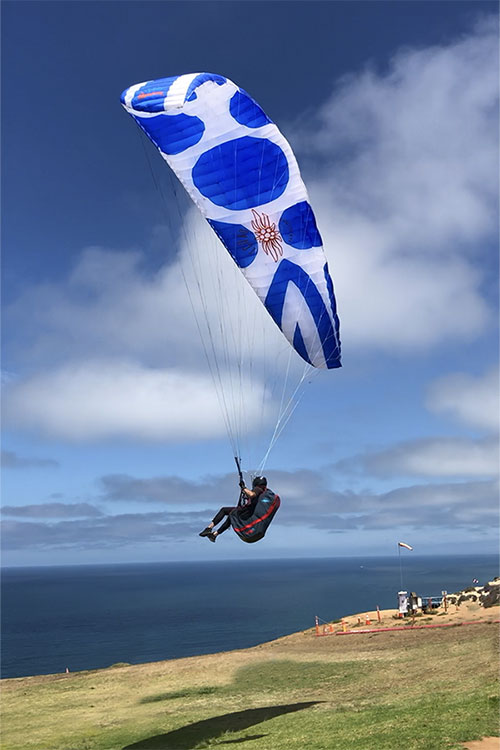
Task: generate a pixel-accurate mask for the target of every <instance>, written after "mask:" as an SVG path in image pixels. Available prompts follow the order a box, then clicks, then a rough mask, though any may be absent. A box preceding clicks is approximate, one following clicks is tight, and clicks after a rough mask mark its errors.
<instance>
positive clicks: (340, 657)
mask: <svg viewBox="0 0 500 750" xmlns="http://www.w3.org/2000/svg"><path fill="white" fill-rule="evenodd" d="M496 631H497V629H496V627H495V626H494V625H477V626H473V627H472V626H471V627H468V628H444V629H443V630H442V631H441V630H439V631H415V632H413V633H406V632H401V633H399V634H395V633H385V634H382V633H381V634H377V635H372V636H370V635H355V636H343V637H336V636H328V637H324V638H316V637H315V636H314V635H313V634H312V633H309V632H307V633H305V634H296V635H294V636H290V638H285V639H281V640H279V641H275V642H272V643H270V644H264V645H262V646H260V647H257V648H255V649H249V650H247V651H235V652H229V653H225V654H215V655H207V656H203V657H195V658H190V659H183V660H176V661H171V662H157V663H153V664H144V665H135V666H120V667H115V668H108V669H105V670H100V671H93V672H81V673H74V674H70V675H59V676H57V677H53V678H43V677H40V678H26V679H19V680H5V681H3V695H2V704H3V721H2V745H1V748H2V750H125V749H126V750H203V749H205V748H207V749H208V748H216V747H217V748H219V750H221V748H224V747H226V746H228V745H236V746H238V747H241V748H247V749H248V750H280V749H281V748H282V749H283V750H309V749H310V750H399V748H403V747H404V748H405V750H412V749H415V750H418V749H421V750H424V749H425V750H453V749H456V748H459V747H460V743H461V742H463V741H466V740H472V739H478V738H480V737H482V736H488V735H498V681H497V663H498V657H497V653H496Z"/></svg>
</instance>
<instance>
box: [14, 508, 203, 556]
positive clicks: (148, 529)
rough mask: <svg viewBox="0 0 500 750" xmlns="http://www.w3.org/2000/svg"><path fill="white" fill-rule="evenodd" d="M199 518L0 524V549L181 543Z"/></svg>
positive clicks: (145, 517) (133, 516)
mask: <svg viewBox="0 0 500 750" xmlns="http://www.w3.org/2000/svg"><path fill="white" fill-rule="evenodd" d="M200 523H201V515H200V514H195V513H192V514H191V516H190V520H188V521H186V520H185V519H184V518H182V517H179V516H178V515H177V514H171V515H169V514H166V513H142V514H141V513H123V514H120V515H115V516H103V517H102V518H99V519H90V520H78V521H77V520H75V521H59V522H56V523H40V522H33V521H2V524H1V534H2V547H3V549H4V550H15V549H65V550H70V549H103V548H105V549H112V548H117V547H127V546H129V545H135V544H137V543H154V542H162V541H165V540H175V541H185V540H186V538H188V537H191V536H193V535H194V534H195V532H196V531H199V528H198V527H199V525H200Z"/></svg>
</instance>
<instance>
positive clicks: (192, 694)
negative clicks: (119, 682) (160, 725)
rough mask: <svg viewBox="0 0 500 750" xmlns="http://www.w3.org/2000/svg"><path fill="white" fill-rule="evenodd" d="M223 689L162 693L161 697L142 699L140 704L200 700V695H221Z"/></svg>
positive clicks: (213, 688)
mask: <svg viewBox="0 0 500 750" xmlns="http://www.w3.org/2000/svg"><path fill="white" fill-rule="evenodd" d="M220 692H222V689H221V688H220V687H200V688H187V689H186V690H177V691H176V692H173V693H160V694H159V695H148V696H147V697H146V698H142V699H141V700H140V701H139V702H140V703H159V702H160V701H171V700H175V699H176V698H198V697H199V696H200V695H213V694H214V693H220Z"/></svg>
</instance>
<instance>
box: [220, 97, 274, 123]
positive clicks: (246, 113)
mask: <svg viewBox="0 0 500 750" xmlns="http://www.w3.org/2000/svg"><path fill="white" fill-rule="evenodd" d="M229 111H230V113H231V115H232V117H234V119H235V120H236V122H239V123H240V125H246V126H247V127H248V128H260V127H261V126H262V125H267V123H269V122H272V121H271V120H270V119H269V117H268V116H267V115H266V113H265V112H264V110H263V109H261V108H260V107H259V105H258V104H257V102H255V101H254V100H253V99H252V97H250V96H248V94H247V93H246V91H242V90H241V89H240V91H237V92H236V94H235V95H234V96H233V97H231V101H230V102H229Z"/></svg>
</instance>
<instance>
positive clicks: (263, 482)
mask: <svg viewBox="0 0 500 750" xmlns="http://www.w3.org/2000/svg"><path fill="white" fill-rule="evenodd" d="M255 487H267V479H266V478H265V477H254V479H253V481H252V489H254V488H255Z"/></svg>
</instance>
